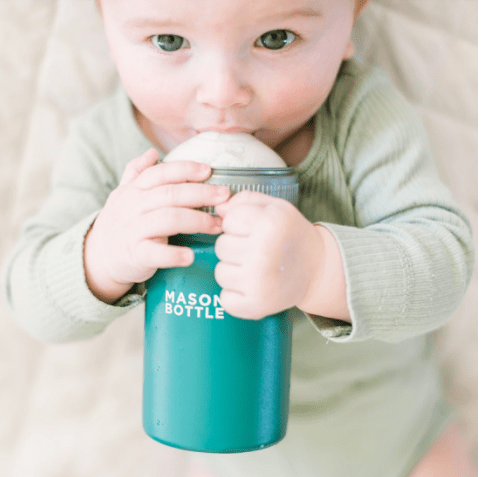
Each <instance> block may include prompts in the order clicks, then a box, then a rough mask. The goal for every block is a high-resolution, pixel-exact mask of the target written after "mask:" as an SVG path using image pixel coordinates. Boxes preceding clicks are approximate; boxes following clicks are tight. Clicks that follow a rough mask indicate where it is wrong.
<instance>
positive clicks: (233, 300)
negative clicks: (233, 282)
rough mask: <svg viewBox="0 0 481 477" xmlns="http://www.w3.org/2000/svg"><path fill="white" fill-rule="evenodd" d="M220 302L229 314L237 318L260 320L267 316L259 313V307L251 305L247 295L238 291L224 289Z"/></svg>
mask: <svg viewBox="0 0 481 477" xmlns="http://www.w3.org/2000/svg"><path fill="white" fill-rule="evenodd" d="M220 302H221V304H222V307H223V308H224V309H225V311H226V312H227V313H229V315H232V316H235V317H237V318H245V319H253V320H260V319H261V318H264V316H266V315H261V314H260V313H259V309H258V307H255V306H252V305H249V302H248V300H247V298H246V296H245V295H244V294H243V293H240V292H237V291H233V290H222V291H221V293H220Z"/></svg>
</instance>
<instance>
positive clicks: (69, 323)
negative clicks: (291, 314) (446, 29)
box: [5, 113, 218, 342]
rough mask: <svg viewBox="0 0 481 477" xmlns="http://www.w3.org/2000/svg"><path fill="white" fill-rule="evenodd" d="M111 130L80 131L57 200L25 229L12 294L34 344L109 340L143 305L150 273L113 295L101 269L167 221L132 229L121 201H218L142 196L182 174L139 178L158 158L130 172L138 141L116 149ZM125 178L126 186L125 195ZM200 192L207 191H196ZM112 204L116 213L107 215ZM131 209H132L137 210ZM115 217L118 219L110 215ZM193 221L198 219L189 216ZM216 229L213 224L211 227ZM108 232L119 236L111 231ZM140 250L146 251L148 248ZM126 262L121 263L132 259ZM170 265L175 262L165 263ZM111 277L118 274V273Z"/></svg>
mask: <svg viewBox="0 0 481 477" xmlns="http://www.w3.org/2000/svg"><path fill="white" fill-rule="evenodd" d="M89 114H90V113H89ZM95 114H97V113H95ZM103 124H104V123H103V122H102V121H101V120H99V118H98V117H97V116H96V115H93V116H91V115H89V116H88V117H87V118H86V120H85V119H83V118H82V119H81V120H79V121H76V122H75V123H74V125H73V128H72V131H71V133H70V134H69V136H68V138H67V140H66V142H65V144H64V147H63V150H62V153H61V157H60V159H59V161H58V162H57V166H56V168H55V171H54V174H53V178H52V187H51V193H50V195H49V197H48V199H47V200H46V202H45V203H44V204H43V206H42V208H41V209H40V211H39V212H38V213H37V214H36V215H35V216H34V217H32V218H30V219H29V220H28V221H27V222H26V223H25V225H24V227H23V229H22V232H21V235H20V238H19V241H18V243H17V246H16V248H15V250H14V251H13V253H12V256H11V258H10V260H9V263H8V264H7V269H6V275H5V292H6V293H5V294H6V297H7V300H8V302H9V305H10V307H11V309H12V310H13V312H14V317H15V319H16V320H17V321H18V322H19V324H21V325H22V326H23V327H24V328H25V329H26V330H27V331H28V332H29V333H30V334H31V335H32V336H34V337H36V338H38V339H40V340H42V341H45V342H66V341H72V340H79V339H86V338H90V337H92V336H94V335H97V334H99V333H101V332H102V331H103V330H104V329H105V328H106V327H107V326H108V325H109V323H111V322H112V321H113V320H114V319H116V318H117V317H119V316H121V315H123V314H125V313H126V312H127V311H129V310H130V309H131V308H132V307H134V306H136V305H138V304H139V303H141V302H142V295H141V293H142V290H141V288H140V287H135V286H134V287H132V290H130V291H128V290H129V289H130V287H131V284H132V282H133V281H135V279H140V278H142V277H145V276H148V273H147V274H145V269H144V270H143V271H139V270H138V269H137V272H138V273H139V275H138V276H136V277H134V276H130V277H129V276H126V275H114V277H115V280H118V281H123V282H124V283H122V286H124V288H123V289H117V290H112V289H109V286H110V285H108V284H107V289H104V288H102V287H104V286H105V283H104V282H103V278H99V275H98V273H99V271H100V272H101V271H102V269H101V267H99V265H100V264H101V263H102V262H101V260H104V259H107V258H108V256H109V257H110V258H111V257H112V255H113V254H112V252H113V251H114V250H115V251H116V252H118V253H119V254H120V253H121V250H120V245H119V244H120V243H121V242H122V240H124V239H126V240H135V235H134V234H135V233H136V232H137V231H138V228H139V227H144V230H143V231H141V232H140V235H138V236H137V238H138V237H139V236H141V235H142V233H143V234H144V236H145V234H147V235H150V233H151V232H152V231H153V230H154V229H155V227H156V226H157V225H158V226H159V227H161V224H158V223H156V222H157V221H158V220H159V219H161V217H160V216H161V215H162V213H161V212H153V211H151V212H147V213H146V214H145V217H143V219H147V220H143V219H139V221H137V222H135V223H132V224H129V223H128V220H127V211H125V213H124V211H123V210H122V208H121V206H120V205H119V204H120V202H119V201H120V200H128V199H129V197H130V200H129V201H132V202H136V203H137V205H140V200H137V201H135V200H134V199H132V194H133V195H135V194H137V195H138V197H140V196H142V197H144V196H150V200H153V201H154V202H155V200H157V199H158V198H161V197H164V198H165V196H166V194H165V192H166V193H167V196H168V194H169V191H170V193H171V194H176V193H178V192H181V193H183V191H184V192H185V191H186V190H187V189H186V190H184V188H186V187H187V186H188V191H187V192H186V194H187V197H189V198H190V200H192V201H193V203H199V202H202V201H203V200H206V201H209V200H210V199H209V192H206V191H212V190H211V188H210V187H208V188H207V187H206V186H207V185H206V184H194V183H190V184H185V185H182V184H178V187H177V184H176V185H175V187H174V186H173V187H171V188H169V187H167V189H166V190H164V194H162V193H161V191H160V189H161V187H160V188H159V187H157V188H156V187H155V186H154V187H153V188H150V190H140V189H139V188H138V187H137V186H141V185H143V186H146V187H145V188H146V189H149V187H150V186H153V185H154V184H153V183H154V182H155V181H156V180H159V179H160V177H161V176H162V171H164V170H165V171H169V170H170V171H171V172H172V171H175V166H174V165H173V164H171V166H174V168H166V169H164V168H163V167H162V165H159V166H150V167H149V169H151V170H152V172H153V173H152V174H150V171H145V174H143V175H142V174H139V175H138V176H137V172H138V170H137V172H136V168H137V166H138V165H139V161H140V162H141V164H144V166H146V165H147V164H152V163H153V162H154V159H156V157H157V155H156V153H155V152H148V153H147V161H146V162H144V159H145V157H144V158H142V159H137V160H136V161H134V162H133V163H132V164H131V165H130V166H129V167H127V170H125V168H126V165H127V164H128V162H129V160H131V158H132V157H135V155H134V154H135V153H136V152H134V151H137V150H138V149H139V146H138V145H137V144H136V142H135V140H134V141H130V142H132V144H130V142H129V141H125V142H124V143H123V144H121V145H120V146H118V145H117V144H116V142H115V141H111V140H110V141H109V137H111V136H113V137H114V138H115V137H117V136H115V135H112V132H111V130H110V129H107V127H106V126H104V125H103ZM116 148H117V150H115V149H116ZM119 151H120V152H119ZM149 161H150V162H149ZM196 166H197V165H194V166H193V167H196ZM141 167H142V166H141ZM124 170H125V173H124V183H123V185H122V186H120V187H117V186H118V184H119V182H120V178H121V176H122V172H123V171H124ZM182 174H184V175H185V176H186V177H187V176H188V177H190V178H191V180H195V177H197V178H200V180H203V179H204V178H206V177H208V175H209V172H208V171H204V172H199V171H197V172H195V171H194V170H193V169H192V170H190V171H184V172H181V173H180V175H182ZM136 176H137V177H136ZM164 179H165V178H164ZM149 180H150V181H151V182H150V184H149ZM169 180H170V179H169ZM126 183H128V184H126ZM198 186H201V187H202V188H201V189H196V188H197V187H198ZM157 192H159V193H158V194H157ZM129 194H131V196H129ZM194 196H195V197H194ZM175 197H176V196H175V195H172V197H171V198H170V199H168V200H170V201H172V200H174V201H175V200H180V199H179V198H177V199H175ZM200 197H202V198H200ZM114 199H115V200H114ZM142 200H143V199H142ZM216 200H217V199H216ZM214 202H215V201H214ZM214 202H213V203H214ZM107 203H108V207H107V209H105V210H104V207H105V206H106V204H107ZM114 203H117V207H115V206H114V205H113V204H114ZM217 203H218V202H217ZM125 206H126V207H127V208H129V207H132V204H130V203H129V204H127V205H125ZM107 210H109V211H110V213H109V214H107ZM129 210H130V209H129ZM131 212H132V210H131ZM171 212H173V211H172V210H171ZM189 213H190V211H187V212H186V214H189ZM111 214H113V215H111ZM115 214H116V215H115ZM168 214H169V212H168V213H167V215H168ZM205 215H206V217H207V221H209V219H210V217H209V216H208V214H205ZM172 217H173V214H171V218H172ZM197 217H198V216H197ZM131 218H132V217H131ZM96 219H99V222H98V225H99V227H97V224H96V225H94V226H92V224H94V222H96ZM114 219H115V220H114ZM164 219H165V217H164ZM116 220H118V221H119V223H118V224H112V221H116ZM133 220H134V219H133ZM109 221H110V222H109ZM208 223H209V222H206V224H207V226H208ZM100 225H102V227H100ZM122 226H123V227H125V228H123V229H121V230H120V229H119V228H118V227H122ZM210 226H212V223H211V225H210ZM106 227H107V228H108V227H111V228H112V229H111V230H107V231H106ZM149 227H153V228H149ZM174 228H175V227H174V226H172V227H170V228H169V230H166V229H164V233H170V232H172V231H173V229H174ZM126 229H128V230H126ZM89 231H90V233H88V232H89ZM94 232H95V234H97V232H100V233H98V235H97V238H99V236H100V239H101V240H103V241H104V243H103V245H104V246H107V249H108V250H107V252H105V250H106V249H105V248H102V245H100V246H99V244H98V243H96V242H95V240H93V241H91V238H92V237H93V238H95V234H94ZM154 232H155V230H154ZM87 234H88V236H89V239H88V242H89V243H88V244H87V245H88V248H87V252H88V254H89V257H90V258H87V262H88V264H89V268H88V271H87V275H88V276H87V277H86V273H85V272H86V270H85V269H84V244H85V237H86V236H87ZM108 237H110V238H108ZM161 240H162V239H161ZM124 243H125V242H124ZM130 243H131V242H130ZM155 245H157V244H155V243H152V244H150V245H147V248H149V253H150V251H151V250H154V249H155V250H160V248H161V245H162V244H158V245H159V247H158V248H157V247H156V246H155ZM92 246H93V247H92ZM144 247H145V244H144ZM164 247H165V245H164ZM140 248H141V249H142V246H141V247H140ZM134 249H135V247H134ZM131 250H132V249H131ZM174 250H175V249H173V248H172V249H170V248H169V252H173V253H172V255H170V256H173V255H175V252H174ZM184 251H185V250H184ZM99 253H100V255H102V257H101V259H99V258H98V255H97V254H99ZM129 253H130V251H129ZM154 253H155V252H154ZM157 253H158V252H157ZM187 253H189V251H187ZM134 254H135V252H134ZM92 256H93V257H94V258H93V259H91V257H92ZM137 256H138V250H137ZM118 258H119V260H120V261H121V260H123V259H124V258H125V257H122V256H119V257H118ZM164 258H165V256H164ZM109 263H111V262H109ZM164 263H168V261H167V260H165V261H164ZM156 264H157V263H156ZM109 266H110V265H109ZM127 270H128V267H127ZM108 271H109V273H110V272H111V271H110V269H109V270H108ZM130 272H132V269H130ZM142 273H144V274H143V275H142ZM141 275H142V276H141ZM109 278H110V277H109ZM87 282H88V283H87ZM94 282H95V283H94ZM89 286H90V287H91V288H92V290H91V289H90V288H89ZM96 287H99V288H98V289H96ZM124 290H125V291H128V292H127V294H125V295H124V296H122V298H121V299H120V300H118V301H117V302H114V303H113V304H112V305H111V304H108V303H106V302H107V301H113V300H115V297H119V296H121V295H122V294H123V293H124ZM104 293H105V296H106V297H107V296H108V298H109V299H110V300H109V299H106V300H105V301H103V300H102V299H99V298H98V297H101V298H102V296H103V294H104ZM96 295H97V296H98V297H97V296H96Z"/></svg>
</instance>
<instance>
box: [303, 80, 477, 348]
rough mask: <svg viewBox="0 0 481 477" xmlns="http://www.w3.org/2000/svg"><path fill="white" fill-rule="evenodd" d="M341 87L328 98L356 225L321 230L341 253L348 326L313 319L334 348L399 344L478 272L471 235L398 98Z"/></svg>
mask: <svg viewBox="0 0 481 477" xmlns="http://www.w3.org/2000/svg"><path fill="white" fill-rule="evenodd" d="M341 81H344V82H345V84H344V85H341V88H339V89H338V90H337V94H338V96H337V97H336V93H335V94H334V97H333V98H332V101H333V103H336V101H337V102H338V103H339V106H338V107H335V108H333V111H336V113H335V115H334V121H335V122H336V124H337V126H338V128H339V134H338V136H337V138H338V139H337V150H338V152H339V157H340V158H341V159H340V160H341V161H342V163H343V169H344V171H345V177H346V181H347V185H348V188H349V191H350V195H351V200H352V203H353V207H354V210H355V217H356V224H355V226H346V225H339V224H329V223H322V225H324V226H325V227H327V228H328V229H329V230H330V231H331V233H332V234H333V235H334V237H335V238H336V240H337V242H338V244H339V247H340V250H341V255H342V260H343V264H344V272H345V276H346V282H347V299H348V307H349V310H350V316H351V320H352V325H349V324H345V323H342V322H338V321H336V322H333V321H332V320H326V319H325V318H322V317H315V316H311V317H310V318H311V320H312V322H313V323H314V325H315V326H316V327H317V328H318V330H319V331H320V332H321V334H323V335H324V336H325V337H327V338H329V339H332V340H333V341H337V342H350V341H361V340H366V339H371V338H373V339H378V340H382V341H386V342H398V341H401V340H404V339H406V338H410V337H413V336H416V335H419V334H424V333H428V332H430V331H432V330H434V329H436V328H438V327H440V326H441V325H443V324H444V323H445V322H446V321H448V320H449V318H450V317H451V316H452V315H453V314H454V312H455V310H456V308H457V307H458V306H459V304H460V301H461V299H462V297H463V295H464V293H465V291H466V288H467V286H468V283H469V281H470V278H471V274H472V271H473V262H474V244H473V239H472V233H471V228H470V224H469V221H468V219H467V218H466V216H465V215H464V213H463V212H462V211H461V210H460V208H459V207H458V206H457V205H456V203H455V202H454V200H453V198H452V196H451V193H450V192H449V190H448V189H447V188H446V187H445V186H444V185H443V184H442V182H441V181H440V179H439V178H438V176H437V172H436V169H435V166H434V162H433V158H432V156H431V153H430V148H429V144H428V139H427V135H426V133H425V131H424V128H423V125H422V123H421V121H420V119H419V118H418V117H417V114H416V113H415V111H414V109H413V108H412V107H411V106H410V105H409V103H408V102H407V101H406V100H405V99H404V97H403V96H402V95H401V93H399V92H398V91H396V90H395V88H394V87H393V86H391V85H390V83H389V81H388V80H387V78H386V77H382V78H381V80H379V76H377V79H376V81H375V82H374V81H365V82H364V83H362V85H361V86H360V87H359V88H358V90H357V91H356V88H352V87H351V86H352V78H351V77H350V75H349V74H346V75H345V78H344V79H341ZM455 159H456V158H453V160H455Z"/></svg>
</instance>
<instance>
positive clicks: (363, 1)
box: [354, 0, 370, 20]
mask: <svg viewBox="0 0 481 477" xmlns="http://www.w3.org/2000/svg"><path fill="white" fill-rule="evenodd" d="M369 1H370V0H356V12H355V13H354V20H357V17H358V16H359V15H360V14H361V12H362V11H363V10H364V7H365V6H366V5H367V4H368V3H369Z"/></svg>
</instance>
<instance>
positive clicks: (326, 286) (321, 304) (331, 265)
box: [297, 224, 350, 322]
mask: <svg viewBox="0 0 481 477" xmlns="http://www.w3.org/2000/svg"><path fill="white" fill-rule="evenodd" d="M313 229H314V231H315V233H316V235H317V239H315V241H314V243H315V244H316V245H315V246H314V250H313V252H312V257H313V259H314V257H317V260H315V265H314V270H313V273H312V274H311V275H310V279H309V283H308V287H307V292H306V294H305V295H304V297H303V299H302V300H301V302H300V303H299V304H298V305H297V307H298V308H299V309H300V310H302V311H304V312H305V313H310V314H313V315H319V316H324V317H326V318H335V319H339V320H345V321H348V322H350V317H349V309H348V306H347V294H346V279H345V275H344V267H343V262H342V257H341V252H340V249H339V246H338V244H337V241H336V239H335V238H334V236H333V235H332V234H331V232H330V231H329V230H328V229H327V228H326V227H324V226H322V225H314V224H313Z"/></svg>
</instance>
